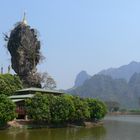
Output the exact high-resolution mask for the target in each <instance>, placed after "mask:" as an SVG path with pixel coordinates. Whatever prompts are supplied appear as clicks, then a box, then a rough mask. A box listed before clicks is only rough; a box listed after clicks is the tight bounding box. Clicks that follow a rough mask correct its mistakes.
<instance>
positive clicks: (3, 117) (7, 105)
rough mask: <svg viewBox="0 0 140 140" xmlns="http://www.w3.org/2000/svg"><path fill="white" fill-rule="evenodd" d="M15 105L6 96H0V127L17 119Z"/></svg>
mask: <svg viewBox="0 0 140 140" xmlns="http://www.w3.org/2000/svg"><path fill="white" fill-rule="evenodd" d="M15 108H16V106H15V104H14V103H13V102H12V101H11V100H10V99H9V98H7V96H6V95H3V94H2V95H0V127H3V126H4V125H6V123H7V122H8V121H11V120H13V119H14V118H15V117H16V114H15Z"/></svg>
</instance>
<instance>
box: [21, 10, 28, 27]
mask: <svg viewBox="0 0 140 140" xmlns="http://www.w3.org/2000/svg"><path fill="white" fill-rule="evenodd" d="M22 23H23V24H24V25H27V20H26V12H24V15H23V19H22Z"/></svg>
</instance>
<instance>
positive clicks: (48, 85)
mask: <svg viewBox="0 0 140 140" xmlns="http://www.w3.org/2000/svg"><path fill="white" fill-rule="evenodd" d="M41 81H42V87H43V88H45V89H50V90H53V89H55V88H56V82H55V81H54V79H53V78H52V77H51V76H50V75H49V74H48V73H47V72H45V73H43V74H42V80H41Z"/></svg>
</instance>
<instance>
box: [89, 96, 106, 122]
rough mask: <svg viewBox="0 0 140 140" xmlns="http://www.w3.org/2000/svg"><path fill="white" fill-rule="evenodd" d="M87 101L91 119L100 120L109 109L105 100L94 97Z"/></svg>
mask: <svg viewBox="0 0 140 140" xmlns="http://www.w3.org/2000/svg"><path fill="white" fill-rule="evenodd" d="M86 101H87V103H88V106H89V110H90V117H91V119H94V120H100V119H102V118H103V117H104V116H105V114H106V113H107V109H106V106H105V104H104V103H103V102H101V101H99V100H95V99H93V98H88V99H86Z"/></svg>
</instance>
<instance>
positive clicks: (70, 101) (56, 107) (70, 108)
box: [26, 93, 106, 123]
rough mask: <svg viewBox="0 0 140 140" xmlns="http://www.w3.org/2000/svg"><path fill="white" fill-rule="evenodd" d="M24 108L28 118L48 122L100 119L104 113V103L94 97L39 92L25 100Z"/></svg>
mask: <svg viewBox="0 0 140 140" xmlns="http://www.w3.org/2000/svg"><path fill="white" fill-rule="evenodd" d="M89 102H90V103H89ZM26 109H27V114H28V116H29V118H30V119H33V120H35V121H45V122H48V123H60V122H75V121H76V122H79V121H80V122H81V121H85V120H100V119H102V118H103V117H104V116H105V114H106V107H105V105H104V104H103V103H102V102H101V101H98V100H95V99H81V98H80V97H75V96H70V95H62V96H53V95H42V94H39V93H37V94H36V95H35V96H34V97H33V98H31V99H28V100H27V101H26Z"/></svg>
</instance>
